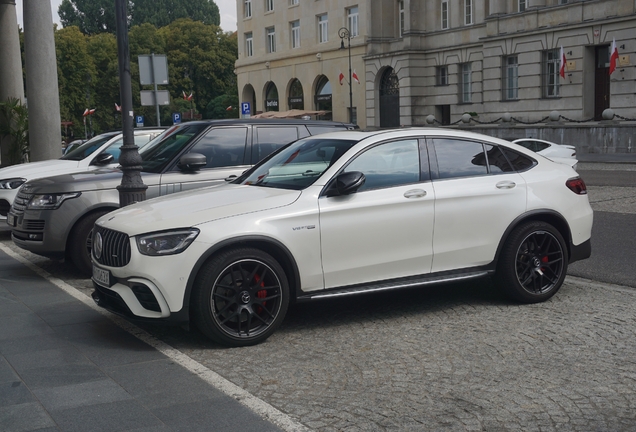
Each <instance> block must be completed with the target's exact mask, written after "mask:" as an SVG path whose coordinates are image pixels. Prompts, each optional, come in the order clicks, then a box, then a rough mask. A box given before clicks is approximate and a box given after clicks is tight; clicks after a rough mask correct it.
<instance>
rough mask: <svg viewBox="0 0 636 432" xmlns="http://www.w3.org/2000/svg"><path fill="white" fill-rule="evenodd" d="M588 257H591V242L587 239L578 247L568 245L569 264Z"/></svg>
mask: <svg viewBox="0 0 636 432" xmlns="http://www.w3.org/2000/svg"><path fill="white" fill-rule="evenodd" d="M590 256H592V242H591V240H589V239H588V240H587V241H584V242H583V243H581V244H580V245H570V261H569V263H570V264H572V263H573V262H576V261H581V260H584V259H587V258H589V257H590Z"/></svg>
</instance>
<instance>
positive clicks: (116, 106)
mask: <svg viewBox="0 0 636 432" xmlns="http://www.w3.org/2000/svg"><path fill="white" fill-rule="evenodd" d="M115 111H119V112H121V105H117V102H115Z"/></svg>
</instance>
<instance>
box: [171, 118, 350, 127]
mask: <svg viewBox="0 0 636 432" xmlns="http://www.w3.org/2000/svg"><path fill="white" fill-rule="evenodd" d="M190 124H195V125H196V124H205V125H239V124H245V125H255V124H256V125H290V124H293V125H311V126H342V125H345V126H351V127H357V126H356V125H354V124H350V123H344V122H338V121H332V120H302V119H252V118H246V119H221V120H195V121H191V122H186V123H182V125H190Z"/></svg>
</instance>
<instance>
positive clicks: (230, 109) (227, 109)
mask: <svg viewBox="0 0 636 432" xmlns="http://www.w3.org/2000/svg"><path fill="white" fill-rule="evenodd" d="M232 109H233V108H232V105H230V106H229V107H227V108H225V111H232Z"/></svg>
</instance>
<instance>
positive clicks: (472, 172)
mask: <svg viewBox="0 0 636 432" xmlns="http://www.w3.org/2000/svg"><path fill="white" fill-rule="evenodd" d="M432 141H433V143H434V145H435V153H436V154H437V166H438V169H439V178H440V179H450V178H456V177H473V176H481V175H486V174H488V163H487V161H486V155H485V153H484V146H483V145H482V144H481V143H478V142H474V141H464V140H457V139H452V138H435V139H433V140H432Z"/></svg>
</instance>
